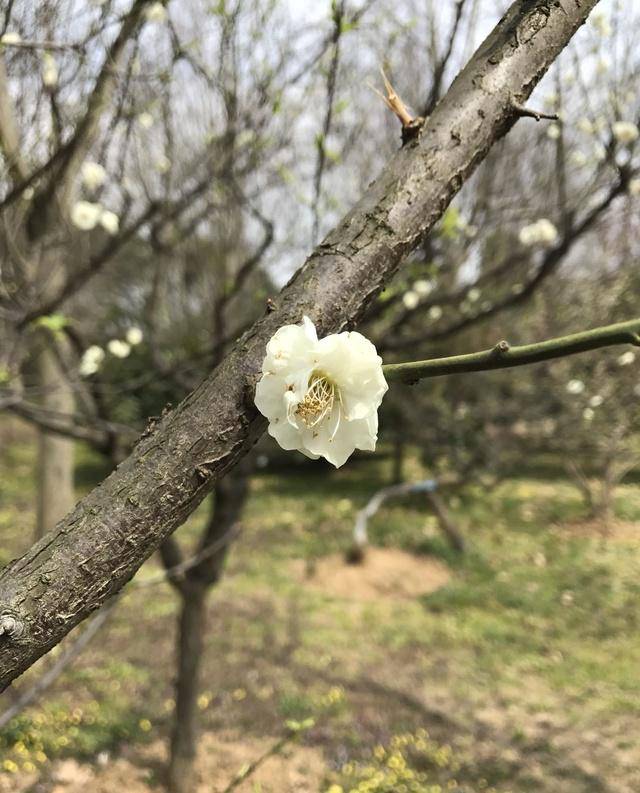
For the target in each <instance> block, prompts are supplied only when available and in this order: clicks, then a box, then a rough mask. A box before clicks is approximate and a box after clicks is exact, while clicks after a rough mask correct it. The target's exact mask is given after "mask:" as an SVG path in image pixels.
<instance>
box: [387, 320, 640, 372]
mask: <svg viewBox="0 0 640 793" xmlns="http://www.w3.org/2000/svg"><path fill="white" fill-rule="evenodd" d="M618 344H633V345H634V346H636V347H640V319H632V320H630V321H629V322H618V323H616V324H615V325H605V326H603V327H601V328H594V329H593V330H586V331H584V332H582V333H573V334H571V335H570V336H560V337H558V338H557V339H547V340H546V341H541V342H538V343H536V344H525V345H522V346H520V347H511V346H510V345H509V343H508V342H506V341H501V342H498V344H496V346H495V347H492V348H491V349H490V350H481V351H480V352H472V353H469V354H467V355H452V356H450V357H448V358H432V359H431V360H428V361H412V362H410V363H395V364H387V365H386V366H384V367H383V369H384V375H385V377H386V378H387V380H391V381H395V382H398V381H399V382H403V383H416V382H417V381H418V380H423V379H424V378H426V377H441V376H442V375H447V374H461V373H463V372H485V371H489V370H491V369H508V368H511V367H514V366H526V365H527V364H531V363H540V361H550V360H552V359H553V358H565V357H566V356H567V355H576V353H579V352H588V351H589V350H599V349H601V348H602V347H613V346H614V345H618Z"/></svg>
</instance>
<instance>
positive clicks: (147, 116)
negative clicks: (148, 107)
mask: <svg viewBox="0 0 640 793" xmlns="http://www.w3.org/2000/svg"><path fill="white" fill-rule="evenodd" d="M137 121H138V124H140V126H141V127H142V129H151V127H152V126H153V122H154V118H153V116H152V115H151V113H147V112H146V111H145V112H144V113H140V115H139V116H138V119H137Z"/></svg>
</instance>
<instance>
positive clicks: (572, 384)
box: [567, 380, 584, 394]
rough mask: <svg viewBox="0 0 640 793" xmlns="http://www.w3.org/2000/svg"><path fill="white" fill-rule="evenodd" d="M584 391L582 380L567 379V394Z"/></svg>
mask: <svg viewBox="0 0 640 793" xmlns="http://www.w3.org/2000/svg"><path fill="white" fill-rule="evenodd" d="M583 391H584V383H583V382H582V380H569V382H568V383H567V393H569V394H582V392H583Z"/></svg>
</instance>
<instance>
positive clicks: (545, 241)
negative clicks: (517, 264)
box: [518, 218, 558, 247]
mask: <svg viewBox="0 0 640 793" xmlns="http://www.w3.org/2000/svg"><path fill="white" fill-rule="evenodd" d="M518 239H519V240H520V243H521V244H522V245H526V246H527V247H531V246H533V245H543V246H547V245H553V243H554V242H555V241H556V240H557V239H558V230H557V229H556V227H555V226H554V225H553V223H552V222H551V221H550V220H548V219H547V218H540V219H539V220H536V222H535V223H531V224H530V225H528V226H523V227H522V228H521V229H520V232H519V234H518Z"/></svg>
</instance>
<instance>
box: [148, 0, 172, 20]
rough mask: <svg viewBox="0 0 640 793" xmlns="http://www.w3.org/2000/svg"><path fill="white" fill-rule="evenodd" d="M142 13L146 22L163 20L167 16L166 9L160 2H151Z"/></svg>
mask: <svg viewBox="0 0 640 793" xmlns="http://www.w3.org/2000/svg"><path fill="white" fill-rule="evenodd" d="M144 15H145V18H146V20H147V22H164V21H165V20H166V18H167V9H166V8H165V7H164V6H163V5H162V3H151V5H150V6H149V7H148V8H147V10H146V11H145V12H144Z"/></svg>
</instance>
